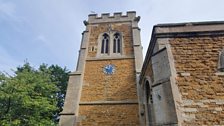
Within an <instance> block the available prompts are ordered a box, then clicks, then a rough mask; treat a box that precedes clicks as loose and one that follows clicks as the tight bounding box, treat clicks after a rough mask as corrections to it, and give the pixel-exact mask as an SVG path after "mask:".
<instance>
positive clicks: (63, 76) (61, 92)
mask: <svg viewBox="0 0 224 126" xmlns="http://www.w3.org/2000/svg"><path fill="white" fill-rule="evenodd" d="M39 70H40V71H43V72H45V73H49V74H50V79H51V81H52V82H54V83H55V84H56V86H57V88H58V91H57V93H56V98H57V110H56V111H55V115H54V120H55V121H56V122H58V121H59V113H60V112H61V111H62V107H63V105H64V99H65V94H66V89H67V83H68V79H69V73H70V71H69V70H68V69H66V68H62V67H60V66H58V65H51V66H49V67H48V66H47V65H46V64H42V65H40V67H39Z"/></svg>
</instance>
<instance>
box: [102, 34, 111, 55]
mask: <svg viewBox="0 0 224 126" xmlns="http://www.w3.org/2000/svg"><path fill="white" fill-rule="evenodd" d="M109 40H110V37H109V35H108V34H106V33H104V34H103V36H102V44H101V53H102V54H108V52H109V51H108V50H109Z"/></svg>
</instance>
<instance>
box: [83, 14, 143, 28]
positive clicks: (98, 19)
mask: <svg viewBox="0 0 224 126" xmlns="http://www.w3.org/2000/svg"><path fill="white" fill-rule="evenodd" d="M88 17H89V18H88V21H84V24H85V25H88V24H97V23H104V22H105V23H106V22H126V21H136V22H138V21H139V20H140V16H137V17H136V12H135V11H128V12H127V14H126V15H122V12H116V13H113V15H112V16H111V15H110V13H102V14H101V16H98V15H97V14H89V16H88Z"/></svg>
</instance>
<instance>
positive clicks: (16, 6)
mask: <svg viewBox="0 0 224 126" xmlns="http://www.w3.org/2000/svg"><path fill="white" fill-rule="evenodd" d="M223 5H224V1H223V0H107V1H106V0H0V71H6V72H9V73H10V69H15V68H16V67H17V66H19V65H22V64H23V63H24V61H25V60H28V62H30V63H31V65H32V66H34V67H38V66H39V65H40V64H42V63H47V64H49V65H51V64H58V65H60V66H62V67H64V66H66V67H67V68H68V69H69V70H71V71H74V69H75V66H76V62H77V56H78V50H79V47H80V41H81V33H82V31H83V30H84V29H85V27H84V25H83V20H87V18H88V14H90V13H91V12H93V11H94V12H96V13H98V14H101V13H114V12H123V13H124V14H125V13H126V11H136V12H137V15H139V16H141V20H140V22H139V27H140V28H141V39H142V45H143V49H144V50H143V53H144V55H145V52H146V49H147V47H148V44H149V40H150V35H151V31H152V26H153V25H155V24H161V23H178V22H197V21H223V20H224V14H223V12H224V7H223Z"/></svg>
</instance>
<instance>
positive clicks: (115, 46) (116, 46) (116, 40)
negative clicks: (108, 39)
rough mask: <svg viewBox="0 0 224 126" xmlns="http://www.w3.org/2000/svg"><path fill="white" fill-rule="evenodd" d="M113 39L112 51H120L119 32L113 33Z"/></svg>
mask: <svg viewBox="0 0 224 126" xmlns="http://www.w3.org/2000/svg"><path fill="white" fill-rule="evenodd" d="M113 41H114V43H113V53H121V35H120V34H119V33H115V34H114V36H113Z"/></svg>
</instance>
